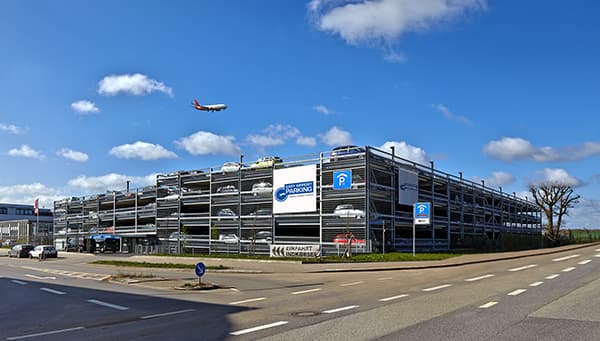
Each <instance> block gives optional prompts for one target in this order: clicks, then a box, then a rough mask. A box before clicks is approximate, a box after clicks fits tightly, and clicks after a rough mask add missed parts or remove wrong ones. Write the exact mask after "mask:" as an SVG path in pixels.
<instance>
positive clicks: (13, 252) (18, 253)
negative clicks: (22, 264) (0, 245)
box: [8, 244, 33, 258]
mask: <svg viewBox="0 0 600 341" xmlns="http://www.w3.org/2000/svg"><path fill="white" fill-rule="evenodd" d="M31 250H33V245H31V244H17V245H15V246H13V247H12V248H10V250H8V257H17V258H24V257H29V251H31Z"/></svg>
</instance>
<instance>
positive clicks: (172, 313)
mask: <svg viewBox="0 0 600 341" xmlns="http://www.w3.org/2000/svg"><path fill="white" fill-rule="evenodd" d="M192 311H196V309H185V310H177V311H170V312H168V313H162V314H154V315H148V316H142V317H140V318H141V319H142V320H147V319H153V318H157V317H165V316H171V315H178V314H185V313H189V312H192Z"/></svg>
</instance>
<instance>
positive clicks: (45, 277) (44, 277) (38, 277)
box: [23, 274, 56, 279]
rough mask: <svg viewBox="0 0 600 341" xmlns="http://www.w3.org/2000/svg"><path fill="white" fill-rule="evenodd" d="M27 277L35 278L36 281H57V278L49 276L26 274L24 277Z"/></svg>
mask: <svg viewBox="0 0 600 341" xmlns="http://www.w3.org/2000/svg"><path fill="white" fill-rule="evenodd" d="M23 276H25V277H31V278H35V279H56V277H49V276H43V277H42V276H36V275H31V274H25V275H23Z"/></svg>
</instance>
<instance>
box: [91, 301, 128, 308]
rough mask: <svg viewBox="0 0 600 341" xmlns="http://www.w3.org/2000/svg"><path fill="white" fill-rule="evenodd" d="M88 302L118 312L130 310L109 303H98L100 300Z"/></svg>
mask: <svg viewBox="0 0 600 341" xmlns="http://www.w3.org/2000/svg"><path fill="white" fill-rule="evenodd" d="M87 301H88V302H90V303H93V304H97V305H101V306H103V307H107V308H112V309H116V310H129V308H127V307H123V306H121V305H117V304H112V303H107V302H102V301H98V300H94V299H90V300H87Z"/></svg>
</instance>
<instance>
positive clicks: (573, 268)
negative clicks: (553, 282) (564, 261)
mask: <svg viewBox="0 0 600 341" xmlns="http://www.w3.org/2000/svg"><path fill="white" fill-rule="evenodd" d="M575 269H576V267H574V266H570V267H568V268H564V269H562V270H561V271H562V272H569V271H573V270H575Z"/></svg>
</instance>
